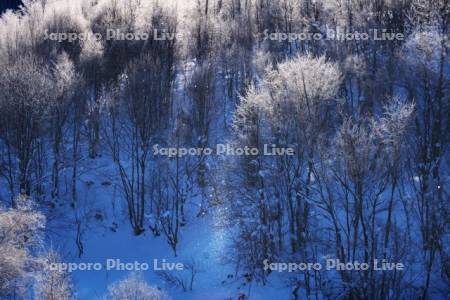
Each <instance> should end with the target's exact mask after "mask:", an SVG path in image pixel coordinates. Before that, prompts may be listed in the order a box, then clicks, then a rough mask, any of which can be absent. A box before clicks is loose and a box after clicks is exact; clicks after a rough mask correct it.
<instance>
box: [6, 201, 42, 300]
mask: <svg viewBox="0 0 450 300" xmlns="http://www.w3.org/2000/svg"><path fill="white" fill-rule="evenodd" d="M15 203H16V208H11V209H6V208H3V207H1V208H0V273H1V274H2V275H1V276H0V296H1V297H2V298H3V297H4V298H5V299H8V297H10V296H11V297H13V296H14V295H15V296H16V297H20V296H22V295H23V293H25V292H26V291H27V288H28V287H29V286H30V284H31V281H32V278H33V270H34V267H35V266H36V265H37V264H38V262H39V261H38V257H36V256H35V254H34V253H35V251H36V250H39V249H40V247H41V246H42V233H43V229H44V227H45V217H44V216H43V215H42V214H41V213H39V212H37V211H35V209H34V207H33V202H32V201H31V200H30V199H29V198H28V197H27V196H25V195H22V196H19V197H18V198H16V199H15Z"/></svg>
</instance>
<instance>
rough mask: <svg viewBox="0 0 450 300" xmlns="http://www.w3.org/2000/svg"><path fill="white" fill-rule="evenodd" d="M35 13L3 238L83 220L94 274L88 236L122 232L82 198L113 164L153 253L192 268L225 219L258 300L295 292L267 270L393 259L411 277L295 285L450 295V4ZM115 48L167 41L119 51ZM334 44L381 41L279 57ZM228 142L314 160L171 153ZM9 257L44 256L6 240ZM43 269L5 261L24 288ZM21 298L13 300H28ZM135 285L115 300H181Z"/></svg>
mask: <svg viewBox="0 0 450 300" xmlns="http://www.w3.org/2000/svg"><path fill="white" fill-rule="evenodd" d="M24 2H25V5H24V8H23V9H22V10H20V11H16V12H12V11H8V12H6V13H4V14H3V15H2V16H1V18H0V187H1V189H0V201H1V203H3V205H5V206H6V207H11V209H9V208H8V209H2V210H0V224H2V222H7V221H8V220H11V218H12V216H16V215H17V214H19V215H18V216H21V215H20V214H22V213H24V212H23V211H21V206H20V205H22V204H20V203H17V201H16V199H18V198H17V196H18V195H22V197H29V196H30V197H32V198H34V199H36V202H37V204H38V209H39V210H40V211H42V212H43V213H45V214H48V216H50V217H51V218H56V219H58V218H61V219H63V218H64V219H65V220H66V221H67V220H68V221H67V222H69V223H70V226H69V227H70V228H74V229H73V235H74V236H75V240H76V245H77V247H78V250H79V255H82V254H83V233H84V232H85V230H87V228H88V226H87V225H86V224H87V222H89V221H90V220H92V219H97V220H98V219H102V218H103V214H102V212H98V211H97V212H94V213H92V212H90V211H89V208H90V206H89V205H91V204H89V203H88V202H89V201H87V200H86V199H85V198H86V197H85V196H83V195H82V193H81V192H80V191H81V190H82V189H84V188H85V187H86V185H89V184H92V182H86V180H84V179H82V178H85V177H83V176H86V174H88V175H89V174H90V175H91V176H94V175H95V170H93V168H89V167H90V166H91V164H93V163H94V162H96V161H98V160H100V159H104V158H105V157H106V158H107V159H110V161H111V162H112V163H113V164H112V165H113V167H114V168H112V169H111V170H114V171H111V173H110V174H108V177H109V181H104V182H102V185H105V186H108V185H110V184H113V185H114V187H115V188H117V189H118V191H119V192H120V197H119V198H120V199H121V200H123V201H121V203H123V207H124V209H125V215H126V217H127V219H128V220H129V222H130V224H131V227H132V229H133V233H134V234H136V235H139V234H142V233H143V232H144V231H146V230H150V231H151V232H152V233H153V234H154V235H155V236H159V235H163V237H164V238H165V239H166V240H167V242H168V243H169V245H170V246H171V248H172V249H173V251H174V253H175V254H176V253H177V250H178V244H179V241H180V239H181V238H182V236H183V227H184V226H185V225H186V223H187V222H189V221H190V220H189V218H190V217H192V216H190V215H189V213H188V212H187V207H188V204H189V203H190V202H193V199H198V198H200V204H198V203H195V204H196V205H198V207H199V211H198V214H197V216H203V215H205V214H206V213H207V212H210V211H215V210H216V209H218V208H219V210H222V209H224V211H226V212H227V213H226V214H225V216H224V222H225V224H226V227H227V228H228V230H229V232H232V233H233V234H232V241H231V242H230V247H231V250H232V251H229V253H230V254H226V256H227V260H228V261H229V262H230V263H232V264H234V265H235V267H236V274H237V278H238V280H240V281H242V282H243V283H245V284H246V283H248V282H256V283H259V284H266V283H267V282H269V281H270V280H271V278H273V277H274V276H278V275H274V274H273V272H270V270H265V269H264V264H263V261H264V260H266V259H267V260H269V261H271V262H312V261H323V259H324V258H326V257H335V258H338V259H340V260H341V261H346V262H347V261H350V262H355V261H358V262H373V260H374V259H379V260H380V259H386V260H388V261H391V262H402V263H404V264H405V265H406V266H407V268H406V270H405V271H403V272H374V271H367V272H357V271H340V272H327V271H323V270H322V271H315V270H313V271H308V270H306V271H301V272H297V273H286V274H282V275H281V278H282V279H283V280H284V281H285V282H286V284H287V285H288V286H289V287H291V288H292V297H293V298H295V299H300V298H304V297H307V298H308V299H309V298H313V297H317V298H327V299H419V298H421V299H428V298H429V299H441V298H443V297H445V295H448V293H449V281H450V266H449V263H448V259H449V257H450V252H449V244H448V239H449V236H448V234H449V232H448V226H449V220H450V219H449V205H448V204H449V203H448V183H449V177H448V162H449V153H448V132H449V125H450V118H449V116H450V112H449V103H450V98H449V97H450V96H449V95H450V93H449V83H450V76H449V74H450V69H449V67H450V64H449V61H450V60H449V52H448V51H449V46H450V44H449V34H450V28H449V27H450V19H449V16H450V2H449V1H448V0H402V1H390V0H349V1H340V0H316V1H310V0H304V1H303V0H277V1H266V0H254V1H248V0H196V1H187V2H177V1H173V3H172V2H170V1H169V2H168V3H165V2H164V3H163V1H156V0H154V1H153V0H127V1H120V0H96V1H92V0H86V1H68V0H67V1H65V0H55V1H50V0H36V1H31V0H28V1H24ZM177 3H178V5H177ZM111 30H114V31H115V32H121V33H124V34H125V33H130V34H133V35H135V36H136V35H138V36H142V34H147V35H148V36H149V38H148V39H146V40H145V39H144V40H143V39H133V40H126V39H125V40H121V39H118V38H111V39H106V38H105V37H106V36H107V35H108V32H109V31H111ZM331 31H333V32H335V33H336V32H341V33H342V34H343V33H355V32H359V33H368V34H369V35H370V37H371V38H369V39H367V40H364V39H355V38H353V39H344V40H336V39H327V38H317V39H316V38H306V39H291V40H290V39H279V37H280V35H278V36H277V37H278V38H273V39H271V38H268V36H269V37H270V34H272V33H273V34H275V33H278V34H279V33H284V34H297V35H299V34H302V33H303V34H306V35H308V34H322V36H325V35H326V34H329V33H330V32H331ZM375 31H376V32H377V34H378V35H380V34H382V33H385V34H386V35H385V37H386V36H391V35H390V34H402V37H403V38H396V39H389V38H385V39H381V40H375V39H374V38H373V37H374V34H375V33H374V32H375ZM50 33H57V34H62V33H75V34H77V35H78V36H80V35H82V36H83V37H84V38H83V39H76V40H74V41H68V40H63V41H55V40H52V39H49V38H48V34H50ZM155 33H157V34H159V35H158V37H159V38H154V34H155ZM162 33H164V34H166V35H165V37H166V38H161V37H162V36H163V35H161V34H162ZM46 35H47V38H45V36H46ZM96 36H97V37H98V36H101V37H102V38H96ZM273 36H275V35H273ZM225 141H230V143H231V144H233V145H234V146H239V147H245V146H250V147H256V148H258V149H260V153H263V149H264V145H274V146H276V147H292V148H294V149H295V155H293V156H286V155H282V156H264V155H252V156H244V157H236V156H226V157H221V158H220V159H219V158H218V157H215V156H208V157H205V156H204V155H198V156H184V157H174V158H171V159H169V158H166V157H161V156H156V155H154V154H153V153H152V147H153V146H154V145H159V146H160V147H176V148H179V147H188V148H189V147H198V148H204V147H208V146H209V147H212V148H214V147H215V146H214V145H215V144H217V143H225ZM89 172H92V173H89ZM83 194H84V193H83ZM83 197H84V198H83ZM114 203H115V202H114ZM114 203H113V204H114ZM114 205H115V204H114ZM16 209H17V210H18V211H17V212H16V211H15V210H16ZM222 211H223V210H222ZM196 213H197V212H196ZM30 214H31V212H30ZM30 216H32V217H33V216H34V215H30ZM33 218H34V217H33ZM33 218H32V219H31V220H28V221H27V222H29V223H30V224H34V223H33V222H34V221H35V220H34V219H33ZM3 220H6V221H3ZM8 226H11V225H8ZM33 226H35V225H33ZM112 229H114V228H112ZM4 240H6V241H7V242H6V243H4V242H3V241H4ZM11 241H12V242H11ZM1 247H9V248H8V249H12V250H14V251H19V250H20V251H22V252H24V251H25V252H26V249H27V248H23V247H20V246H18V244H17V242H16V241H14V240H11V237H10V236H9V235H5V234H4V233H2V231H1V228H0V248H1ZM25 252H24V253H25ZM21 257H22V258H24V259H25V258H26V257H25V256H23V255H22V256H21ZM52 257H53V258H54V256H52ZM23 264H24V262H23V261H16V262H15V263H14V265H11V264H10V263H9V262H5V260H4V259H3V257H2V256H1V254H0V273H1V274H6V276H8V278H7V279H6V281H7V282H8V283H10V282H14V280H13V279H14V278H16V279H19V278H21V277H23V273H24V271H23ZM4 268H7V273H4V271H3V270H4ZM5 270H6V269H5ZM42 276H44V275H42ZM45 276H46V277H45V278H47V280H46V279H45V278H44V279H42V282H43V283H42V285H41V288H39V289H38V290H37V291H36V293H37V294H40V295H46V293H47V292H48V288H49V287H48V286H46V285H45V283H46V282H47V284H48V278H51V276H54V277H55V280H56V281H58V282H59V281H61V282H62V283H61V285H60V287H61V290H60V292H61V293H63V294H66V295H68V294H70V284H69V283H67V282H66V281H65V277H64V274H62V275H61V274H47V275H45ZM49 276H50V277H49ZM5 278H6V277H5ZM9 278H11V279H9ZM2 279H3V281H5V279H4V278H3V276H2V277H1V278H0V295H11V293H12V292H11V291H12V290H14V287H11V286H10V284H6V283H5V282H3V281H2ZM22 279H23V278H22ZM126 281H129V284H125V283H117V284H116V285H114V286H112V287H111V289H110V294H111V295H110V296H111V297H112V298H113V299H115V298H117V299H119V298H120V299H122V298H121V295H122V294H123V293H128V292H129V291H128V289H133V293H134V292H135V293H138V294H139V295H141V294H142V297H143V299H147V298H148V299H153V298H152V297H156V298H158V299H159V298H160V299H165V297H166V296H165V294H163V293H162V292H159V291H157V290H155V289H153V288H152V287H149V286H147V285H146V284H144V283H143V282H141V280H140V279H139V278H136V277H130V278H128V279H126ZM50 288H51V287H50ZM16 292H17V293H18V292H19V291H18V289H17V290H16ZM153 294H154V295H155V296H152V295H153ZM43 297H44V298H46V296H43ZM61 297H62V298H61V299H66V298H64V297H66V296H61ZM67 297H69V296H67Z"/></svg>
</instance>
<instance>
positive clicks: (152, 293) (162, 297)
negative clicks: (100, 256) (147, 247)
mask: <svg viewBox="0 0 450 300" xmlns="http://www.w3.org/2000/svg"><path fill="white" fill-rule="evenodd" d="M108 291H109V292H108V296H107V297H106V299H111V300H168V299H170V298H169V296H168V295H167V294H166V293H165V292H164V291H162V290H160V289H158V288H156V287H154V286H151V285H149V284H148V283H146V282H145V281H144V279H142V277H141V276H139V275H137V274H131V275H129V276H128V277H126V278H125V279H123V280H121V281H119V282H116V283H113V284H111V285H110V286H109V287H108Z"/></svg>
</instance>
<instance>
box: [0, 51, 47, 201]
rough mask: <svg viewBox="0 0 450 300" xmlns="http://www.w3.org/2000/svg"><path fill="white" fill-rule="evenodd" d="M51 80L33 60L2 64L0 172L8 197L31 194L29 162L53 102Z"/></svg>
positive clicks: (45, 70) (30, 164) (45, 69)
mask: <svg viewBox="0 0 450 300" xmlns="http://www.w3.org/2000/svg"><path fill="white" fill-rule="evenodd" d="M53 87H54V85H53V77H52V74H51V72H50V70H49V69H48V67H46V66H45V65H44V63H43V62H42V61H41V60H39V59H38V58H37V57H35V56H24V57H21V58H19V59H18V60H17V61H9V62H5V63H4V64H3V65H2V69H1V71H0V88H1V92H0V128H1V129H0V144H1V151H2V166H4V167H3V168H2V169H1V170H0V171H1V173H2V176H3V177H4V178H5V179H6V181H7V182H8V186H9V189H10V194H11V196H13V195H17V194H18V193H26V194H28V195H30V193H31V189H32V186H31V176H32V174H33V169H32V162H33V160H34V159H35V158H37V155H36V151H37V147H38V144H39V143H41V142H42V140H41V138H42V137H43V135H44V122H45V117H46V116H48V112H49V107H50V106H51V105H52V101H53V99H54V92H53Z"/></svg>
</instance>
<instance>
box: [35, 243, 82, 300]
mask: <svg viewBox="0 0 450 300" xmlns="http://www.w3.org/2000/svg"><path fill="white" fill-rule="evenodd" d="M40 260H41V261H42V266H41V270H39V271H38V272H36V273H37V274H36V275H35V276H34V280H35V282H34V297H35V299H38V300H71V299H74V298H75V297H74V293H73V286H72V283H71V280H70V277H69V274H68V273H67V272H65V271H62V270H59V269H57V268H52V267H50V265H51V264H58V263H60V262H61V259H60V257H59V255H58V254H57V253H56V252H54V251H50V252H48V253H47V254H45V255H44V256H41V258H40Z"/></svg>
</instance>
